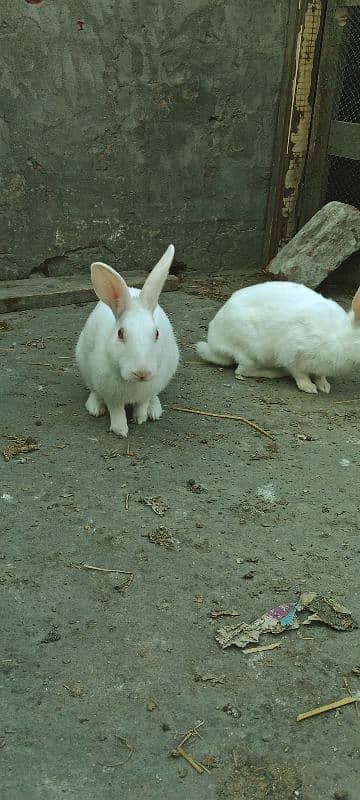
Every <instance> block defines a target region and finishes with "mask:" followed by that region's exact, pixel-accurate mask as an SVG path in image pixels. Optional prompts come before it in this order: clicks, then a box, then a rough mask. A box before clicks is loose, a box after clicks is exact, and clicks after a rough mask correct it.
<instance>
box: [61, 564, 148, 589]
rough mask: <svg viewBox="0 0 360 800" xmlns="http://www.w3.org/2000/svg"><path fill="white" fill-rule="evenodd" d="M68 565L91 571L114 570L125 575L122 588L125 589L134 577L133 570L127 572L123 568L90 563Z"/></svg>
mask: <svg viewBox="0 0 360 800" xmlns="http://www.w3.org/2000/svg"><path fill="white" fill-rule="evenodd" d="M70 567H74V568H75V569H84V570H89V571H91V572H115V573H116V574H119V575H127V576H128V578H127V581H126V583H125V584H124V588H126V589H127V588H128V587H129V586H131V584H132V582H133V580H134V577H135V576H134V573H133V572H129V571H127V570H124V569H108V568H107V567H95V566H93V565H92V564H70Z"/></svg>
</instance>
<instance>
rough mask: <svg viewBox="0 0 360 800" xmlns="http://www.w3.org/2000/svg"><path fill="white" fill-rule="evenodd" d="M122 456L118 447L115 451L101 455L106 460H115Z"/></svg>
mask: <svg viewBox="0 0 360 800" xmlns="http://www.w3.org/2000/svg"><path fill="white" fill-rule="evenodd" d="M122 455H123V451H122V450H120V448H119V447H116V448H115V450H108V452H107V453H103V454H102V457H103V458H105V459H106V460H107V459H108V458H117V457H118V456H122Z"/></svg>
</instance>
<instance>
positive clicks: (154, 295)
mask: <svg viewBox="0 0 360 800" xmlns="http://www.w3.org/2000/svg"><path fill="white" fill-rule="evenodd" d="M174 253H175V250H174V247H173V245H172V244H171V245H170V246H169V247H168V249H167V250H166V252H165V253H164V255H163V256H162V258H161V259H160V261H159V262H158V264H156V266H155V267H154V269H153V270H152V271H151V272H150V274H149V275H148V277H147V278H146V281H145V283H144V285H143V288H142V289H141V291H140V290H139V289H133V288H129V287H128V286H127V285H126V283H125V281H124V279H123V278H122V277H121V275H118V273H117V272H115V270H114V269H112V268H111V267H108V266H107V265H106V264H102V263H100V262H96V263H95V264H92V265H91V280H92V283H93V286H94V289H95V292H96V294H97V296H98V297H99V298H100V301H101V302H100V303H97V305H96V307H95V308H94V310H93V311H92V313H91V314H90V316H89V317H88V319H87V322H86V323H85V326H84V328H83V330H82V331H81V334H80V336H79V340H78V343H77V345H76V360H77V364H78V366H79V369H80V372H81V375H82V378H83V380H84V383H85V384H86V386H87V387H88V388H89V389H90V395H89V397H88V399H87V402H86V404H85V407H86V408H87V410H88V412H89V414H92V415H93V416H94V417H98V416H100V415H101V414H104V413H105V410H106V407H107V408H108V411H109V414H110V423H111V424H110V430H111V431H113V432H114V433H116V434H118V435H119V436H127V433H128V426H127V419H126V412H125V406H126V405H133V406H134V410H133V416H134V419H135V421H136V422H138V423H139V424H141V423H142V422H145V421H146V420H147V419H148V418H149V419H153V420H155V419H159V418H160V416H161V414H162V408H161V404H160V400H159V398H158V394H159V392H161V391H162V390H163V389H165V386H167V384H168V383H169V381H170V380H171V378H172V376H173V375H174V373H175V372H176V368H177V365H178V362H179V350H178V346H177V344H176V339H175V336H174V332H173V329H172V326H171V323H170V321H169V319H168V317H167V316H166V314H165V312H164V311H163V309H162V308H161V307H160V306H159V305H158V304H157V303H158V298H159V295H160V292H161V290H162V288H163V285H164V283H165V280H166V278H167V275H168V272H169V269H170V266H171V263H172V260H173V258H174Z"/></svg>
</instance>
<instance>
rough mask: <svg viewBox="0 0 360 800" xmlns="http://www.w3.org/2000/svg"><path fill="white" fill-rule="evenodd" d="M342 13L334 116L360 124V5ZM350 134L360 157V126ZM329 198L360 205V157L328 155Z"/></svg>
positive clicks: (327, 193)
mask: <svg viewBox="0 0 360 800" xmlns="http://www.w3.org/2000/svg"><path fill="white" fill-rule="evenodd" d="M338 13H339V12H338ZM341 15H342V16H340V18H339V19H338V22H339V24H340V25H343V26H344V32H343V37H342V43H341V48H340V53H339V60H338V65H337V75H336V87H335V94H334V106H333V112H332V119H333V120H334V121H337V122H342V123H348V124H350V125H354V126H357V125H359V124H360V6H355V7H350V6H348V7H346V8H344V9H342V10H341ZM343 128H345V126H343ZM345 133H346V131H345ZM349 133H350V135H351V139H352V142H354V139H355V141H356V138H357V139H358V151H359V157H360V128H359V132H358V129H357V127H354V128H352V129H351V131H350V130H349V129H347V136H348V138H349ZM353 149H354V145H353ZM356 149H357V148H356ZM352 155H353V153H352ZM326 200H327V201H329V200H339V201H341V202H343V203H350V204H351V205H354V206H356V207H358V208H360V160H359V161H358V160H356V159H355V158H354V157H352V158H349V157H345V155H344V154H342V156H339V155H337V154H334V155H329V157H328V163H327V186H326Z"/></svg>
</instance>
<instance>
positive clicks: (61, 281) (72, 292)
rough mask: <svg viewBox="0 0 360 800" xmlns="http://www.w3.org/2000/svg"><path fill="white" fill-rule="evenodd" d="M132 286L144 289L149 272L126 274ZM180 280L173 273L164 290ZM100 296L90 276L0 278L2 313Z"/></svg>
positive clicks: (172, 288)
mask: <svg viewBox="0 0 360 800" xmlns="http://www.w3.org/2000/svg"><path fill="white" fill-rule="evenodd" d="M123 277H124V278H125V280H126V282H127V284H128V286H133V287H134V288H135V289H140V288H141V287H142V285H143V283H144V281H145V279H146V277H147V276H146V273H145V272H144V273H139V272H137V273H130V272H129V273H127V274H125V275H124V276H123ZM178 285H179V279H178V278H177V277H176V275H169V277H168V278H167V281H166V283H165V286H164V289H163V291H164V292H171V291H173V290H175V289H177V288H178ZM96 299H97V298H96V295H95V292H94V289H93V287H92V284H91V281H90V278H89V277H88V276H87V275H71V276H65V277H61V278H46V277H44V278H43V277H36V278H27V279H26V280H22V281H0V313H1V314H5V313H8V312H10V311H26V310H28V309H31V308H49V307H51V306H65V305H70V304H71V303H74V304H79V303H94V302H96Z"/></svg>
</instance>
